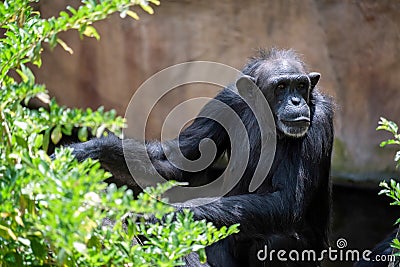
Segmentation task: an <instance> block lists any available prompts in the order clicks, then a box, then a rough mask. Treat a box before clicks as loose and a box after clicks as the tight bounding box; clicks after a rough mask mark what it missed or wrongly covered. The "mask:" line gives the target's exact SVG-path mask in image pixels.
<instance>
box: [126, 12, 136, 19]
mask: <svg viewBox="0 0 400 267" xmlns="http://www.w3.org/2000/svg"><path fill="white" fill-rule="evenodd" d="M126 14H127V15H128V16H130V17H131V18H133V19H135V20H139V15H138V14H137V13H136V12H134V11H131V10H127V11H126Z"/></svg>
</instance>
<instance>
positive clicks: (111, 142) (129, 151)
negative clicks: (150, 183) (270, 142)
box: [71, 89, 243, 187]
mask: <svg viewBox="0 0 400 267" xmlns="http://www.w3.org/2000/svg"><path fill="white" fill-rule="evenodd" d="M215 100H216V101H212V103H211V102H210V103H208V104H207V105H206V106H205V107H204V108H203V109H202V111H201V112H200V114H199V116H198V117H197V118H196V119H195V120H194V122H193V123H192V124H191V125H190V126H189V127H188V128H186V129H185V130H184V131H182V132H181V133H180V135H179V137H178V138H176V139H174V140H171V141H167V142H164V143H163V144H162V143H160V142H158V141H154V142H146V143H145V144H143V143H142V142H139V141H136V140H134V139H126V140H121V139H119V138H118V137H116V136H115V135H113V134H110V135H109V136H107V137H102V138H96V139H92V140H90V141H88V142H84V143H77V144H73V145H71V147H72V148H74V155H75V156H76V158H77V159H78V160H80V161H82V160H84V159H86V158H92V159H98V160H99V161H100V163H101V164H102V166H103V167H104V168H105V169H107V170H108V171H110V172H111V173H112V174H113V176H114V177H113V178H111V179H110V180H109V181H108V182H113V183H116V184H117V185H124V184H125V185H128V187H132V186H135V182H134V180H133V179H132V177H131V174H130V172H129V168H128V166H127V162H128V164H129V167H130V168H131V170H137V171H138V172H139V173H141V174H144V175H145V176H152V175H156V174H157V172H158V173H160V174H161V175H162V176H163V177H164V178H165V179H172V180H178V181H190V178H192V177H196V179H203V178H204V181H206V180H207V179H209V177H203V178H202V176H201V175H195V176H194V175H193V174H194V173H193V172H187V171H185V170H181V169H180V168H178V167H176V166H175V164H171V162H169V161H168V158H167V157H166V153H168V156H169V158H170V157H172V158H176V157H175V156H174V155H171V154H172V153H174V152H173V151H174V150H173V149H169V148H172V147H177V146H179V148H180V151H181V153H182V154H183V155H184V156H185V157H186V158H187V159H188V160H196V159H197V158H198V157H200V151H199V145H200V142H201V140H203V139H205V138H206V139H211V140H213V142H214V143H215V145H216V147H217V153H216V155H215V159H217V158H218V157H220V156H221V155H222V153H223V152H224V151H225V150H227V149H229V146H230V143H229V137H228V134H227V132H226V130H225V129H224V127H222V126H221V125H220V124H219V122H217V121H216V120H215V119H210V118H217V120H220V121H229V119H227V116H230V115H229V114H228V113H229V112H231V111H232V110H239V109H240V106H241V105H243V103H242V102H241V100H240V98H238V97H237V95H236V94H235V93H234V92H232V91H231V90H230V89H224V90H223V91H222V92H221V93H220V94H218V95H217V96H216V98H215ZM220 103H224V105H225V108H224V107H221V104H220ZM227 107H229V108H230V109H232V110H228V112H225V111H226V110H227V109H228V108H227ZM227 114H228V115H227ZM163 148H164V149H167V151H165V150H164V149H163ZM124 152H125V153H124ZM147 159H149V160H150V161H151V163H152V166H153V167H150V166H148V165H146V164H145V162H146V160H147ZM197 174H199V173H197ZM197 182H199V181H197Z"/></svg>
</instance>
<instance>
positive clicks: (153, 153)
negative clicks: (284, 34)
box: [72, 49, 333, 267]
mask: <svg viewBox="0 0 400 267" xmlns="http://www.w3.org/2000/svg"><path fill="white" fill-rule="evenodd" d="M242 72H243V74H244V76H243V77H242V78H241V80H240V82H238V83H237V84H238V87H241V86H242V87H243V84H244V87H247V86H248V87H249V88H250V87H251V83H253V82H254V83H255V85H256V90H260V91H261V92H262V94H263V96H264V97H265V99H266V100H267V102H268V104H269V106H270V108H271V110H272V113H273V118H274V120H275V125H276V129H274V130H276V131H275V132H276V147H275V155H274V157H273V162H272V165H271V168H270V171H269V172H267V173H263V176H264V177H263V178H264V180H263V182H262V184H261V185H260V186H259V187H258V188H257V189H256V190H255V191H252V192H251V190H249V184H250V182H251V181H250V180H251V179H252V176H253V174H254V172H255V168H256V166H257V162H260V161H261V160H262V159H261V158H260V155H261V153H260V151H261V149H262V148H261V141H262V140H261V136H262V135H261V132H262V130H263V129H260V124H259V123H257V120H256V116H255V113H254V112H253V110H252V109H251V108H250V107H249V104H248V103H247V102H246V101H244V100H243V97H241V95H240V94H239V93H240V92H241V90H240V88H238V89H236V87H235V86H227V87H226V88H224V89H223V90H222V91H221V92H220V93H219V94H218V95H217V96H216V97H215V98H214V100H217V101H219V102H222V103H224V104H225V105H227V106H228V107H229V108H230V109H231V110H233V111H234V112H235V113H236V114H237V115H238V116H239V118H240V120H241V122H242V123H243V124H244V126H245V129H246V132H247V134H248V137H249V149H250V153H249V158H248V160H246V162H245V165H246V169H245V171H244V172H243V175H242V177H231V178H232V179H236V178H240V181H239V182H238V183H237V184H236V185H235V186H234V187H233V189H232V190H230V191H229V192H228V193H227V194H226V195H225V196H223V197H221V198H216V199H215V201H213V202H211V203H208V204H207V205H202V206H193V207H191V210H192V211H193V212H194V214H195V218H196V219H198V220H200V219H206V220H207V221H210V222H212V223H213V224H214V225H216V226H217V227H221V226H224V225H227V226H229V225H232V224H236V223H239V224H240V233H238V234H236V235H233V236H230V237H228V238H226V239H224V240H221V241H219V242H218V243H216V244H214V245H212V246H210V247H208V248H206V253H207V264H208V265H209V266H229V267H235V266H319V264H320V262H319V260H318V259H316V260H315V259H310V260H307V259H306V260H305V261H297V260H291V261H290V260H288V261H281V260H279V259H277V258H276V257H273V258H272V259H270V258H267V259H266V260H265V261H264V260H263V259H261V260H260V259H258V257H257V254H259V251H260V250H262V249H264V248H265V246H267V248H268V251H271V250H275V251H278V250H280V249H286V250H287V251H289V250H292V249H293V250H297V251H299V252H300V254H301V251H304V250H314V251H315V253H316V255H319V253H320V252H321V251H322V250H323V249H324V248H325V247H326V246H327V244H328V230H329V224H330V211H331V205H330V202H331V185H330V166H331V152H332V143H333V122H332V121H333V103H332V100H331V98H330V97H328V96H326V95H324V94H322V93H320V92H319V91H318V89H317V87H316V85H317V83H318V81H319V79H320V74H319V73H316V72H308V71H307V70H306V66H305V64H304V63H303V62H302V61H301V60H300V58H299V56H298V55H297V54H296V53H295V52H294V51H293V50H279V49H270V50H260V51H259V53H258V54H257V55H256V56H254V57H252V58H250V60H249V61H248V63H247V64H246V65H245V66H244V68H243V70H242ZM240 83H242V84H240ZM242 89H243V88H242ZM249 90H253V89H249ZM242 91H243V90H242ZM244 91H246V90H244ZM250 94H251V92H250ZM224 112H225V109H221V110H219V109H218V105H214V104H212V103H210V104H207V105H205V107H204V108H203V109H202V111H201V112H200V114H211V113H213V114H220V116H223V114H224ZM230 130H233V131H234V130H235V125H231V129H226V128H224V127H222V126H221V125H219V123H218V122H217V121H216V120H213V119H209V118H207V117H206V116H199V117H197V118H196V119H194V121H193V123H192V124H191V125H189V126H188V127H187V128H186V129H184V130H183V131H181V133H180V134H179V136H178V137H177V138H176V139H174V140H170V141H166V142H157V141H156V142H155V141H152V142H146V143H145V144H141V143H140V142H138V141H136V140H133V139H127V140H121V139H119V138H117V137H116V136H114V135H109V136H107V137H102V138H98V139H92V140H90V141H88V142H85V143H78V144H73V145H72V147H73V148H74V154H75V156H76V158H77V159H78V160H83V159H86V158H89V157H90V158H93V159H98V160H99V161H100V163H101V164H102V166H103V167H104V168H105V169H107V170H109V171H110V172H111V173H112V174H113V177H112V178H110V179H109V180H108V181H107V182H109V183H116V184H117V185H127V186H128V187H130V188H132V189H137V186H136V184H135V182H134V180H133V179H132V178H131V174H130V172H129V168H128V165H129V164H133V165H134V166H136V167H134V168H133V169H135V168H137V169H140V168H142V171H141V173H142V174H143V175H144V176H146V177H151V176H152V175H156V174H157V173H159V174H161V175H162V176H163V177H165V178H166V179H173V180H177V181H187V182H189V184H203V183H207V182H209V181H212V180H213V179H215V177H210V176H212V175H214V173H213V171H212V170H213V164H211V165H210V166H209V167H208V168H206V169H204V170H201V171H198V172H188V171H186V170H182V169H180V168H178V167H177V165H176V164H172V163H171V162H170V161H169V160H168V159H167V156H166V155H167V154H168V153H169V154H171V153H173V151H175V150H174V149H172V148H173V147H175V148H176V147H179V149H180V152H181V153H182V154H183V155H184V156H185V157H186V158H187V159H190V160H196V159H197V158H199V157H200V156H201V155H200V154H201V153H200V150H199V145H201V144H200V143H201V141H202V140H203V139H207V140H212V141H213V142H214V144H215V145H216V151H217V152H216V155H215V161H216V160H217V159H218V158H219V157H220V156H221V155H223V154H224V153H226V154H227V155H229V156H231V157H233V155H232V153H240V151H232V150H231V141H230V139H229V136H228V135H229V134H228V132H229V131H230ZM170 148H171V149H170ZM123 150H125V156H124V153H123ZM146 157H149V158H150V160H151V163H152V166H153V167H152V168H147V167H146V166H147V165H143V166H142V165H141V162H142V161H144V158H146ZM127 163H128V164H127ZM131 170H132V169H131ZM228 178H229V174H228ZM146 179H147V178H146ZM286 256H287V255H286ZM317 257H318V256H317ZM187 264H188V265H189V266H200V265H198V263H194V262H192V260H191V259H188V260H187Z"/></svg>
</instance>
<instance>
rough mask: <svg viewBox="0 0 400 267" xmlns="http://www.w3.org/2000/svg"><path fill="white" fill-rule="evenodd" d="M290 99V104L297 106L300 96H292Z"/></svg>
mask: <svg viewBox="0 0 400 267" xmlns="http://www.w3.org/2000/svg"><path fill="white" fill-rule="evenodd" d="M290 100H291V101H292V104H293V105H295V106H298V105H299V104H300V101H301V100H300V97H297V96H292V98H291V99H290Z"/></svg>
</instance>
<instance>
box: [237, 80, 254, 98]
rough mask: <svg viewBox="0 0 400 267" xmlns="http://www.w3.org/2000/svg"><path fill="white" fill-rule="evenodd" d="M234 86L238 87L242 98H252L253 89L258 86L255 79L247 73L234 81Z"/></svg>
mask: <svg viewBox="0 0 400 267" xmlns="http://www.w3.org/2000/svg"><path fill="white" fill-rule="evenodd" d="M236 88H237V89H238V92H239V95H241V96H242V97H244V98H252V97H253V92H252V91H253V90H256V89H257V88H258V87H257V85H256V84H255V79H254V77H252V76H249V75H243V76H242V77H240V78H239V79H238V80H237V81H236Z"/></svg>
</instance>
